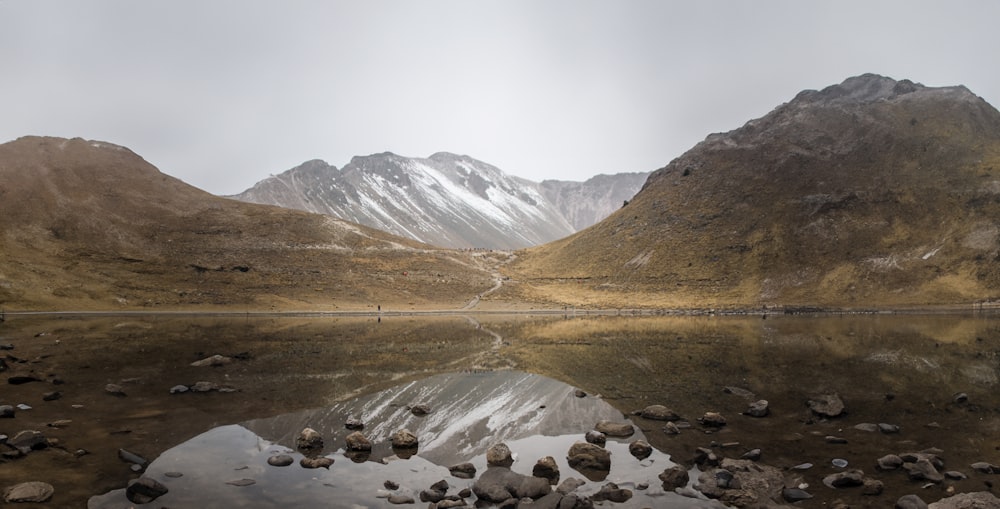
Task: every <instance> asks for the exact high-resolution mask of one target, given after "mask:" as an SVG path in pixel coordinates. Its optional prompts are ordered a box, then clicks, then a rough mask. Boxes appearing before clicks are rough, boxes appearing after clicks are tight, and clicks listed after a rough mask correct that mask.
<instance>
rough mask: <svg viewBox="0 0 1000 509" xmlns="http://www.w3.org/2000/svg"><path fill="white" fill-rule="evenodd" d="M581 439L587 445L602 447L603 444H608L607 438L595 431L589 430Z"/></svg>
mask: <svg viewBox="0 0 1000 509" xmlns="http://www.w3.org/2000/svg"><path fill="white" fill-rule="evenodd" d="M583 439H584V440H586V441H587V443H588V444H594V445H599V446H601V447H604V444H606V443H608V436H607V435H605V434H604V433H601V432H600V431H597V430H590V431H588V432H587V434H585V435H584V436H583Z"/></svg>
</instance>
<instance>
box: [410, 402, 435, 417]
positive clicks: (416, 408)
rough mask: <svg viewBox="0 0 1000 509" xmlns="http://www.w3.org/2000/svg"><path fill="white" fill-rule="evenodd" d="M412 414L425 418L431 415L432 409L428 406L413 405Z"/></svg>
mask: <svg viewBox="0 0 1000 509" xmlns="http://www.w3.org/2000/svg"><path fill="white" fill-rule="evenodd" d="M410 413H412V414H413V415H416V416H418V417H419V416H424V415H427V414H429V413H431V407H429V406H427V405H413V406H412V407H410Z"/></svg>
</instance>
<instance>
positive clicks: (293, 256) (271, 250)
mask: <svg viewBox="0 0 1000 509" xmlns="http://www.w3.org/2000/svg"><path fill="white" fill-rule="evenodd" d="M0 218H2V221H0V307H3V308H6V309H7V310H18V309H115V308H137V307H138V308H153V309H163V308H169V309H185V308H194V307H198V308H200V309H205V308H211V307H223V308H232V307H236V308H238V309H251V308H252V309H254V310H262V309H263V310H266V309H278V308H280V309H285V310H288V309H300V310H313V309H323V310H330V309H337V308H338V307H340V306H348V307H355V308H357V307H361V308H364V307H366V306H371V307H375V306H376V305H377V303H385V304H389V303H393V304H397V305H399V306H405V307H407V308H410V307H421V306H423V307H432V306H433V307H436V306H443V307H449V306H460V305H461V304H463V303H464V302H465V301H466V300H468V299H470V298H472V297H474V296H475V295H476V294H478V293H480V292H482V291H483V290H484V289H486V288H489V287H490V286H491V285H492V284H493V281H492V278H491V276H490V274H489V273H488V272H484V271H483V270H481V269H480V268H479V263H480V262H481V259H480V258H481V257H482V256H484V255H482V254H478V255H477V254H471V253H465V254H463V253H455V252H452V251H442V250H439V249H436V248H432V247H431V246H428V245H425V244H420V243H418V242H414V241H411V240H408V239H403V238H400V237H395V236H392V235H388V234H385V233H383V232H380V231H376V230H372V229H369V228H366V227H363V226H359V225H356V224H352V223H348V222H345V221H341V220H337V219H333V218H330V217H328V216H323V215H318V214H309V213H305V212H300V211H293V210H288V209H282V208H278V207H271V206H264V205H255V204H249V203H243V202H238V201H235V200H229V199H225V198H219V197H216V196H212V195H210V194H208V193H205V192H203V191H200V190H198V189H196V188H193V187H191V186H189V185H187V184H184V183H183V182H181V181H179V180H177V179H174V178H172V177H169V176H167V175H164V174H162V173H160V172H159V171H158V170H157V169H156V168H155V167H153V166H152V165H150V164H149V163H148V162H146V161H145V160H143V159H142V158H141V157H139V156H138V155H136V154H134V153H132V152H131V151H130V150H128V149H126V148H124V147H119V146H115V145H112V144H108V143H102V142H95V141H86V140H82V139H72V140H67V139H60V138H39V137H25V138H21V139H18V140H16V141H13V142H9V143H6V144H3V145H0ZM477 257H479V258H477Z"/></svg>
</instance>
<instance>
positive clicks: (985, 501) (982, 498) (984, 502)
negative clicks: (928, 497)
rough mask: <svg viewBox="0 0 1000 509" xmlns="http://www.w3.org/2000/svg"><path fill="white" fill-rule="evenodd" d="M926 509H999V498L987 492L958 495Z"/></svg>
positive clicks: (939, 501)
mask: <svg viewBox="0 0 1000 509" xmlns="http://www.w3.org/2000/svg"><path fill="white" fill-rule="evenodd" d="M926 507H927V508H928V509H1000V498H997V497H996V495H994V494H992V493H990V492H988V491H978V492H975V493H959V494H958V495H954V496H951V497H948V498H942V499H941V500H938V501H937V502H934V503H932V504H930V505H927V506H926Z"/></svg>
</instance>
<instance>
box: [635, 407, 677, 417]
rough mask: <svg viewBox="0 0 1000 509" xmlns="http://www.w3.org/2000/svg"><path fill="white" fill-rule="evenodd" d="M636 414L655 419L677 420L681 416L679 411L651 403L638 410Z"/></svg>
mask: <svg viewBox="0 0 1000 509" xmlns="http://www.w3.org/2000/svg"><path fill="white" fill-rule="evenodd" d="M636 415H638V416H639V417H642V418H643V419H650V420H653V421H676V420H679V419H680V418H681V416H679V415H677V412H674V411H673V410H671V409H669V408H667V407H665V406H663V405H649V406H648V407H646V408H643V409H642V410H639V411H638V412H636Z"/></svg>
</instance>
